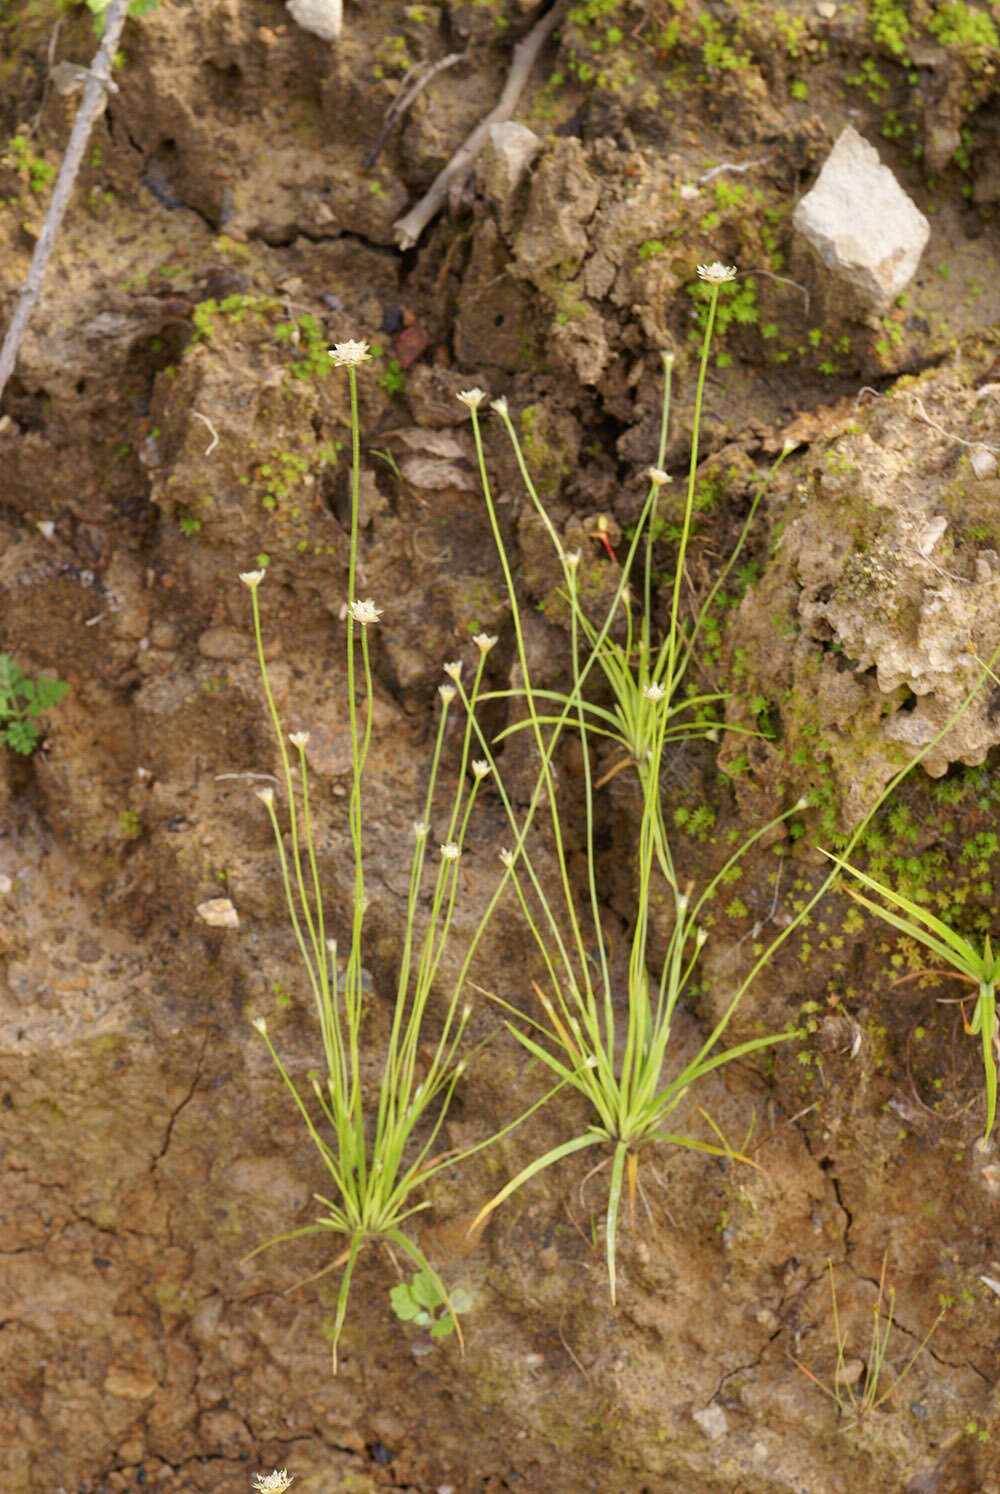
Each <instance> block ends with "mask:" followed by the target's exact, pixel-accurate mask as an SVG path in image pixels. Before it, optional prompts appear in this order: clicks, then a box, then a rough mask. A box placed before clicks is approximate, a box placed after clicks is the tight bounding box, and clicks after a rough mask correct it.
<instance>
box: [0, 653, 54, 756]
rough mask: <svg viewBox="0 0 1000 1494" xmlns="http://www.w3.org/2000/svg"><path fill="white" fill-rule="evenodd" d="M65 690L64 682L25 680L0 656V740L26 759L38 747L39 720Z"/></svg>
mask: <svg viewBox="0 0 1000 1494" xmlns="http://www.w3.org/2000/svg"><path fill="white" fill-rule="evenodd" d="M68 689H69V686H68V685H67V684H66V681H65V680H55V679H45V678H41V679H37V680H30V679H28V677H27V675H26V674H25V672H24V670H23V669H22V668H21V666H20V665H19V664H17V663H15V662H14V660H13V659H12V658H11V657H10V655H9V654H0V739H2V740H3V741H4V742H6V743H7V746H8V747H10V748H11V749H12V750H13V751H14V752H20V753H22V754H23V755H24V756H25V757H29V756H30V755H31V753H32V752H34V750H35V748H36V747H37V746H38V738H39V736H40V732H39V728H38V717H39V716H40V715H41V714H42V712H43V711H47V710H49V708H50V707H51V706H54V705H57V704H58V703H59V701H60V700H62V698H63V696H64V695H65V694H66V691H67V690H68Z"/></svg>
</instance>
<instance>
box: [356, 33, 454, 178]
mask: <svg viewBox="0 0 1000 1494" xmlns="http://www.w3.org/2000/svg"><path fill="white" fill-rule="evenodd" d="M468 55H469V54H468V52H467V51H466V52H449V53H448V56H447V57H442V58H441V59H440V60H439V61H438V62H422V63H418V65H417V66H416V67H413V68H411V69H410V71H409V72H408V73H407V74H406V76H405V78H404V79H403V81H402V83H401V84H400V85H399V93H398V94H397V95H396V97H395V98H394V99H393V101H392V103H391V104H390V105H389V107H388V109H387V110H386V111H385V118H384V119H383V121H382V128H381V129H380V130H379V132H378V135H377V136H376V138H375V144H374V145H373V146H372V148H371V150H370V151H369V152H368V154H367V155H366V156H365V158H364V160H363V161H362V162H361V167H362V170H364V171H370V170H371V169H372V167H373V166H374V165H375V162H376V161H377V160H378V158H379V156H380V154H381V152H382V147H383V145H384V144H385V142H386V141H387V140H388V138H389V136H390V135H391V134H392V132H393V130H394V129H395V128H396V126H397V124H398V123H399V121H400V120H401V119H402V117H403V115H404V114H405V113H406V111H407V110H408V109H409V108H410V106H411V105H412V103H413V101H414V99H415V98H416V97H417V95H418V94H419V93H420V92H421V91H422V90H423V89H425V88H426V87H427V85H428V83H429V82H430V81H431V79H432V78H436V77H437V75H438V73H443V72H444V70H445V68H446V67H454V66H455V64H456V62H464V61H465V59H466V57H468ZM411 79H412V80H413V81H412V82H411ZM407 84H409V85H410V86H409V87H407Z"/></svg>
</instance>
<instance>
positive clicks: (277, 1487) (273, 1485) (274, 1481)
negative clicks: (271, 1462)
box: [253, 1468, 295, 1494]
mask: <svg viewBox="0 0 1000 1494" xmlns="http://www.w3.org/2000/svg"><path fill="white" fill-rule="evenodd" d="M294 1477H295V1474H294V1473H289V1472H288V1470H287V1468H276V1469H275V1470H274V1472H273V1473H255V1474H254V1476H253V1486H254V1488H255V1490H256V1491H257V1494H284V1491H285V1490H286V1489H287V1488H288V1487H289V1485H290V1484H291V1482H292V1479H293V1478H294Z"/></svg>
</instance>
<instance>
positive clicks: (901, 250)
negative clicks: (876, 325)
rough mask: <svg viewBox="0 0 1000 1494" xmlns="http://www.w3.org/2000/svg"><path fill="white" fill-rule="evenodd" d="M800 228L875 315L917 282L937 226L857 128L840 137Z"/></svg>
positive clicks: (797, 219)
mask: <svg viewBox="0 0 1000 1494" xmlns="http://www.w3.org/2000/svg"><path fill="white" fill-rule="evenodd" d="M792 223H793V225H794V226H795V228H796V230H797V231H798V232H799V233H800V234H801V235H802V237H803V238H804V239H805V240H806V242H807V243H808V244H810V245H811V247H812V248H813V249H814V250H815V252H816V253H817V254H818V255H819V257H820V259H821V260H822V261H823V263H824V264H825V265H826V267H827V269H829V270H830V271H832V273H833V274H834V275H838V276H840V277H841V278H842V279H844V280H847V281H848V282H849V283H850V284H851V285H853V286H854V287H855V289H856V290H857V291H858V292H859V294H860V296H861V297H862V299H863V300H864V301H866V302H867V304H868V305H869V306H870V307H871V309H872V310H873V311H876V312H882V311H886V310H887V309H888V308H889V307H890V306H891V305H892V303H893V301H894V300H895V299H896V297H897V296H898V295H899V294H900V292H901V291H902V290H904V289H905V288H906V286H907V285H908V284H909V282H910V281H911V280H912V278H913V275H914V273H915V272H916V268H917V265H918V264H919V263H920V256H921V254H923V252H924V249H925V247H926V245H927V240H928V239H929V238H930V233H931V227H930V224H929V223H928V221H927V219H926V218H925V217H924V215H923V213H922V212H921V211H920V209H919V208H918V207H917V206H916V204H915V203H914V202H913V201H912V200H911V199H910V198H909V197H908V196H907V195H906V193H905V192H904V191H903V189H902V187H901V186H900V185H899V183H898V182H897V180H896V178H895V177H894V176H893V174H892V172H891V171H890V170H889V168H888V166H883V165H882V163H881V162H880V160H879V156H878V151H877V150H876V149H875V147H874V146H873V145H869V143H868V141H867V140H865V139H864V138H863V137H862V136H861V135H859V134H858V132H857V130H855V129H854V128H853V126H852V125H848V126H847V128H846V129H845V130H844V131H843V133H842V134H841V135H840V137H839V139H838V140H837V143H836V144H835V145H834V147H833V149H832V150H831V152H830V154H829V155H828V156H827V158H826V161H825V163H824V165H823V169H822V171H821V172H820V174H819V176H818V177H817V179H816V182H815V184H814V186H813V188H812V190H811V191H809V192H807V193H806V195H805V197H803V199H802V201H801V202H800V203H799V205H798V207H797V208H796V209H795V212H794V214H793V216H792Z"/></svg>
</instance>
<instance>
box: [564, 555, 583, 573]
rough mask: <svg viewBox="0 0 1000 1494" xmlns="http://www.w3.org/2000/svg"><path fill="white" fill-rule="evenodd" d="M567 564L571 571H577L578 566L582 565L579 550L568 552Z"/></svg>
mask: <svg viewBox="0 0 1000 1494" xmlns="http://www.w3.org/2000/svg"><path fill="white" fill-rule="evenodd" d="M566 564H567V566H568V567H569V569H570V570H571V571H575V570H576V568H577V566H578V565H579V564H580V552H579V550H568V551H567V552H566Z"/></svg>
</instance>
